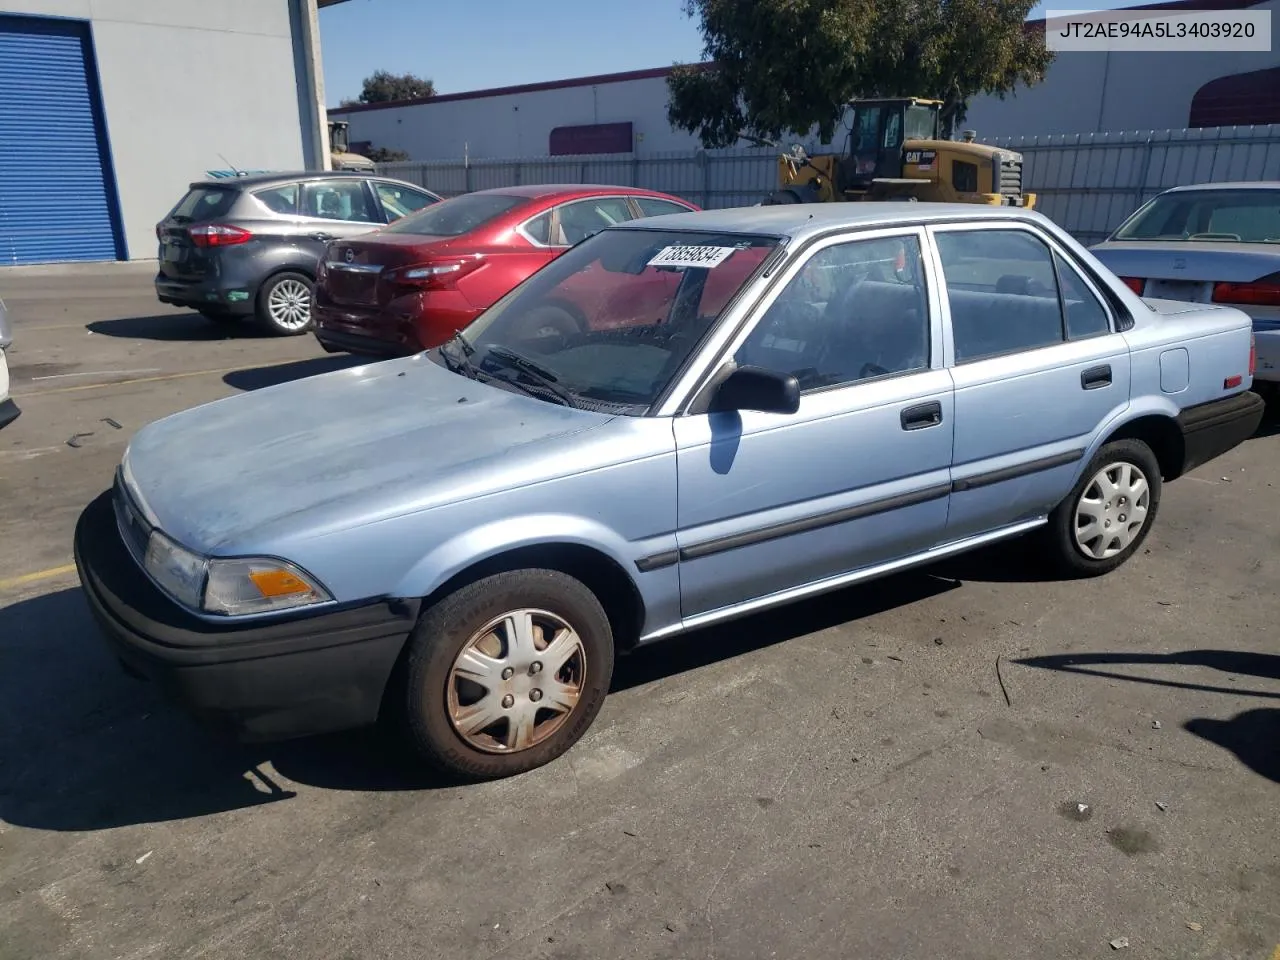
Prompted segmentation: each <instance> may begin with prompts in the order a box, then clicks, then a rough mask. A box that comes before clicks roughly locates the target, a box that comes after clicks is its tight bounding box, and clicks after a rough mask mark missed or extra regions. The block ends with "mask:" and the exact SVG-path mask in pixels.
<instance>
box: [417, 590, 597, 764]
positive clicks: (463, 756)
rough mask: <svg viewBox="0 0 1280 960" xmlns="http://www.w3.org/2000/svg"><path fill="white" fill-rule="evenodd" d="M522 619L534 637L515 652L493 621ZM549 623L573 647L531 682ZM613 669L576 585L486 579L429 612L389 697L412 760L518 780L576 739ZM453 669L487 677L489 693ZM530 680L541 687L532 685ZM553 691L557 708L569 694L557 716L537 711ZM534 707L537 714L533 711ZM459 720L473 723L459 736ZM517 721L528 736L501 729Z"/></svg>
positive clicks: (593, 610)
mask: <svg viewBox="0 0 1280 960" xmlns="http://www.w3.org/2000/svg"><path fill="white" fill-rule="evenodd" d="M526 613H530V614H532V615H531V616H530V621H531V622H532V625H533V627H534V628H535V629H534V630H532V631H529V632H527V633H526V636H530V637H532V638H533V644H532V645H531V646H530V647H528V648H527V650H526V651H516V650H513V649H512V646H511V643H510V640H509V639H508V627H507V626H506V624H504V623H503V622H502V621H503V619H504V618H505V617H508V616H511V617H512V619H513V620H514V619H517V618H518V619H521V620H523V619H524V617H523V615H524V614H526ZM553 618H555V619H557V620H558V621H559V625H560V627H561V630H563V625H567V626H569V627H570V628H571V630H572V633H573V634H574V635H576V638H577V642H576V643H575V642H574V641H573V640H571V639H565V640H562V641H559V642H563V643H566V644H572V648H571V649H570V648H569V647H566V649H568V650H569V653H568V659H567V661H565V663H564V666H563V668H562V669H560V670H557V672H556V673H555V674H552V673H551V669H552V667H553V665H552V664H547V665H546V669H545V671H544V672H542V673H538V672H536V671H538V670H539V668H541V667H542V663H541V660H540V659H539V657H541V656H542V655H543V654H544V653H545V652H546V650H547V647H545V646H544V647H543V649H542V650H538V648H537V643H538V638H539V636H541V638H542V639H543V640H545V638H546V627H547V626H548V625H550V624H549V621H550V620H552V619H553ZM539 625H542V629H541V630H539V629H537V628H538V627H539ZM560 636H564V634H563V633H558V634H557V639H558V638H559V637H560ZM468 652H469V654H468V657H467V658H466V660H465V661H464V660H462V659H461V658H462V656H463V654H464V653H468ZM561 655H564V654H563V653H562V654H561ZM613 659H614V647H613V634H612V632H611V630H610V628H609V618H608V616H607V615H606V614H605V611H604V609H603V607H601V605H600V601H599V600H597V599H596V596H595V594H593V593H592V592H591V591H590V590H589V589H587V587H586V586H585V585H583V584H582V583H581V582H580V581H578V580H575V579H574V578H573V577H570V576H568V575H567V574H563V573H560V572H558V571H555V570H540V569H529V570H515V571H511V572H507V573H499V574H495V575H493V576H490V577H486V578H484V579H482V580H478V581H476V582H475V583H472V584H469V585H467V586H465V587H462V588H461V589H459V590H457V591H456V592H454V593H452V594H449V595H448V596H446V597H445V598H444V599H443V600H441V601H440V602H439V603H437V604H435V605H434V606H432V607H431V608H429V609H428V610H427V611H426V612H425V613H424V614H423V615H422V617H421V619H420V620H419V622H418V625H417V626H416V627H415V628H414V631H413V633H412V634H411V635H410V638H409V645H408V651H407V658H406V666H405V670H404V672H403V681H402V682H403V686H402V688H401V689H400V690H397V691H396V692H395V700H397V701H399V709H398V710H397V713H398V715H399V716H398V719H399V725H400V726H401V728H402V731H401V732H403V733H404V734H406V735H407V739H408V741H409V745H410V746H411V747H412V748H413V749H414V751H415V752H416V753H417V754H418V756H419V757H421V759H423V760H424V761H426V762H427V763H428V764H429V765H431V766H433V767H435V768H437V769H439V770H442V771H444V772H446V773H448V774H450V775H453V776H455V777H461V778H463V779H466V780H495V779H500V778H503V777H510V776H514V775H516V774H520V773H525V772H527V771H529V770H533V769H535V768H537V767H541V766H543V765H545V764H547V763H550V762H551V761H552V760H554V759H556V758H557V757H559V756H560V755H561V754H562V753H564V752H565V751H566V750H568V749H569V748H570V747H571V746H573V745H574V744H575V743H576V742H577V741H578V740H579V739H581V738H582V735H583V734H584V733H586V731H587V728H588V727H590V726H591V723H592V722H593V721H594V720H595V718H596V714H598V713H599V712H600V707H601V706H602V705H603V703H604V698H605V695H606V694H607V693H608V691H609V684H610V682H611V680H612V678H613ZM504 664H505V665H507V666H506V667H505V668H504ZM459 665H469V666H470V668H471V670H470V673H471V675H472V676H476V677H481V676H484V677H485V678H490V677H491V678H492V682H491V685H490V684H482V683H480V682H477V681H473V680H471V679H469V678H468V677H466V676H463V675H461V674H460V673H459V672H456V671H455V668H456V667H458V666H459ZM505 670H511V671H513V672H511V673H510V674H509V675H508V674H507V673H506V672H505ZM539 676H541V677H545V678H546V679H544V680H542V681H541V682H540V681H539V680H538V677H539ZM554 681H559V682H560V684H561V686H560V688H559V689H560V690H561V691H562V695H563V696H564V697H565V698H566V699H565V700H564V701H561V702H566V703H567V698H568V695H569V694H570V693H572V692H573V691H576V697H574V698H573V704H572V705H571V706H570V707H569V709H568V710H566V711H555V710H551V709H548V707H547V706H546V704H550V703H552V701H553V700H557V699H558V698H557V697H556V694H555V692H554V691H552V690H551V689H550V688H549V687H548V686H547V685H548V684H549V683H551V682H554ZM544 688H545V690H544ZM534 702H541V703H543V704H544V706H542V707H533V706H532V703H534ZM468 707H470V708H471V709H470V710H469V711H468V709H467V708H468ZM469 716H470V717H471V718H474V720H473V722H472V724H471V728H470V729H466V728H465V727H464V726H463V724H464V721H465V720H467V719H468V718H469ZM520 717H524V718H526V719H528V718H532V722H533V726H531V727H530V726H524V725H521V726H517V725H516V724H515V723H514V720H513V719H508V718H520ZM557 717H558V718H559V719H557ZM486 720H487V721H488V722H485V721H486ZM464 730H465V732H464ZM522 730H523V731H524V732H525V733H526V735H527V736H528V737H529V743H528V745H527V746H524V747H519V745H518V743H513V741H514V740H515V739H516V737H517V736H519V734H520V732H521V731H522Z"/></svg>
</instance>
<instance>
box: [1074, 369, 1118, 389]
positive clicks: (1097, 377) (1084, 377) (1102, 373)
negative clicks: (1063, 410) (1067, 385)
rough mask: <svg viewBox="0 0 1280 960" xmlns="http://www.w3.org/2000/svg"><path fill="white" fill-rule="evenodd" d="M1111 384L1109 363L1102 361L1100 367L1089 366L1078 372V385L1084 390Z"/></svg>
mask: <svg viewBox="0 0 1280 960" xmlns="http://www.w3.org/2000/svg"><path fill="white" fill-rule="evenodd" d="M1110 385H1111V364H1109V363H1104V364H1103V365H1102V366H1100V367H1090V368H1089V369H1088V370H1086V371H1085V372H1084V373H1082V374H1080V386H1082V387H1083V388H1084V389H1086V390H1097V389H1098V388H1099V387H1108V386H1110Z"/></svg>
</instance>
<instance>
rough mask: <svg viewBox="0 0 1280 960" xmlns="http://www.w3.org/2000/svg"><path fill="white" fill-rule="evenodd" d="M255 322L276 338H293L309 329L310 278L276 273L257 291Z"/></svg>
mask: <svg viewBox="0 0 1280 960" xmlns="http://www.w3.org/2000/svg"><path fill="white" fill-rule="evenodd" d="M257 313H258V320H259V321H260V322H261V323H262V324H263V325H264V326H265V327H266V328H267V329H268V330H270V331H271V332H272V333H274V334H276V335H277V336H283V337H293V336H297V335H298V334H302V333H306V332H307V331H308V330H310V329H311V278H310V277H308V276H306V275H305V274H301V273H295V272H292V271H289V272H286V273H277V274H276V275H275V276H274V277H271V278H270V279H269V280H267V282H266V283H264V284H263V285H262V289H261V290H259V291H258V310H257Z"/></svg>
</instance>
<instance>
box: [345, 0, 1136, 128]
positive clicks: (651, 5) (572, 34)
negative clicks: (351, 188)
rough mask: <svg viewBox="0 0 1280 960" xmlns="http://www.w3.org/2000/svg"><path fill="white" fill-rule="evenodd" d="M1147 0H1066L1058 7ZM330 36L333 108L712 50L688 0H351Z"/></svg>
mask: <svg viewBox="0 0 1280 960" xmlns="http://www.w3.org/2000/svg"><path fill="white" fill-rule="evenodd" d="M1141 2H1143V0H1095V2H1093V3H1081V2H1074V3H1073V2H1071V0H1062V2H1054V3H1052V4H1051V6H1050V9H1054V10H1061V9H1068V10H1070V9H1075V10H1079V9H1084V8H1091V9H1100V10H1111V9H1114V8H1116V7H1123V6H1133V5H1136V4H1137V3H1141ZM1045 6H1046V5H1045V4H1044V3H1041V4H1040V5H1039V6H1037V8H1036V9H1035V10H1033V11H1032V16H1043V15H1044V9H1045ZM320 36H321V43H322V56H323V58H324V85H325V101H326V102H327V104H328V105H329V106H337V105H338V104H339V103H340V102H341V101H342V100H343V99H346V98H350V99H355V97H356V96H357V95H358V94H359V93H360V89H361V82H362V81H363V79H364V78H365V77H367V76H368V75H369V74H371V73H373V72H374V71H375V70H389V71H391V72H392V73H415V74H417V75H418V76H420V77H423V78H424V79H428V80H431V81H433V82H434V83H435V86H436V92H437V93H463V92H465V91H468V90H483V89H486V88H489V87H506V86H512V85H515V84H521V83H539V82H542V81H547V80H566V79H570V78H572V77H585V76H591V75H593V74H600V73H619V72H622V71H625V70H646V69H649V68H652V67H667V66H670V65H671V64H673V63H690V62H696V61H698V60H700V59H701V54H702V36H701V34H700V33H699V32H698V25H697V22H696V21H694V20H691V19H689V18H688V17H686V16H685V15H684V3H683V2H682V0H472V2H466V0H463V2H457V0H347V2H346V3H339V4H337V5H336V6H332V7H326V8H324V9H322V10H321V11H320Z"/></svg>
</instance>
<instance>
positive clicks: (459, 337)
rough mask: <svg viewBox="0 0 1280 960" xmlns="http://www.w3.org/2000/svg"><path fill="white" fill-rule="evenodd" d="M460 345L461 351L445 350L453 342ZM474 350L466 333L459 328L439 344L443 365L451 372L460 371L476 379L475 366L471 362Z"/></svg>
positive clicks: (469, 377) (465, 375)
mask: <svg viewBox="0 0 1280 960" xmlns="http://www.w3.org/2000/svg"><path fill="white" fill-rule="evenodd" d="M455 343H456V344H457V345H458V346H459V347H461V348H462V349H461V352H460V353H458V354H454V353H453V351H452V350H446V349H445V348H446V347H452V346H453V345H454V344H455ZM475 352H476V348H475V347H473V346H472V345H471V341H470V340H468V339H467V337H466V334H464V333H463V332H462V331H461V330H459V331H458V332H457V333H455V334H454V335H453V336H452V337H450V338H449V339H448V340H446V341H445V342H444V343H442V344H441V345H440V356H441V357H443V358H444V363H445V366H446V367H448V368H449V370H450V371H451V372H452V373H461V374H462V375H463V376H464V377H467V378H468V379H471V380H475V379H477V374H478V373H479V371H478V370H476V366H475V364H474V363H472V362H471V357H472V355H473V354H474V353H475Z"/></svg>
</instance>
